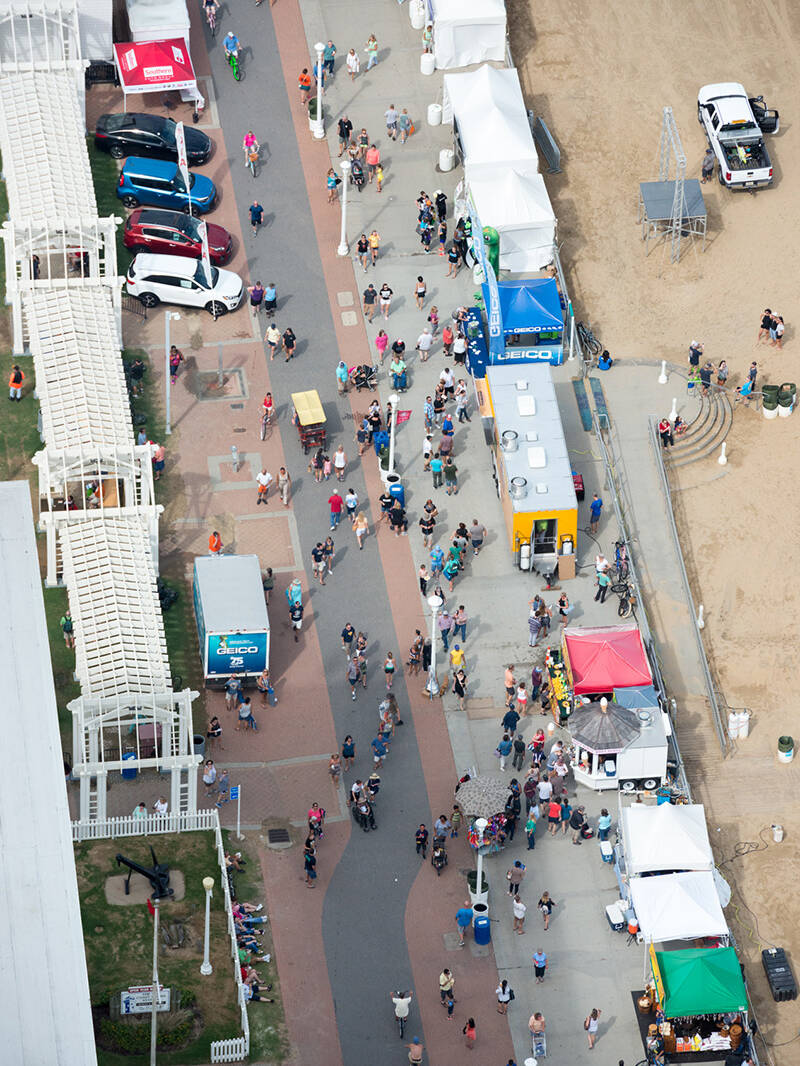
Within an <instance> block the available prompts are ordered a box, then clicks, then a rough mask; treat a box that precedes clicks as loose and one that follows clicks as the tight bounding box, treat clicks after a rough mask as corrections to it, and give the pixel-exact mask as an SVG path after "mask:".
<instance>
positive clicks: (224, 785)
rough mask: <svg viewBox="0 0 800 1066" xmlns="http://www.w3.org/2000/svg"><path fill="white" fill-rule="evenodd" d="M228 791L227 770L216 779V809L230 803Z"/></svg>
mask: <svg viewBox="0 0 800 1066" xmlns="http://www.w3.org/2000/svg"><path fill="white" fill-rule="evenodd" d="M230 790H231V783H230V776H229V775H228V771H227V770H223V771H222V772H221V773H220V775H219V777H218V778H217V804H216V805H217V807H219V808H222V805H223V803H229V802H230V798H231V797H230ZM164 813H165V814H166V811H165V812H164Z"/></svg>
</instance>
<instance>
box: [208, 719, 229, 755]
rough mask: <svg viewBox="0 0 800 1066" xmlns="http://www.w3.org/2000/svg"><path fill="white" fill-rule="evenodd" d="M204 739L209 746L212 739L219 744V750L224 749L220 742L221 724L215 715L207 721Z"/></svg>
mask: <svg viewBox="0 0 800 1066" xmlns="http://www.w3.org/2000/svg"><path fill="white" fill-rule="evenodd" d="M206 740H207V741H208V746H209V748H210V747H211V742H212V741H214V742H215V743H218V744H219V750H220V751H224V750H225V745H224V744H223V743H222V724H221V723H220V720H219V718H217V716H216V715H213V716H212V718H211V721H210V722H209V723H208V730H207V732H206Z"/></svg>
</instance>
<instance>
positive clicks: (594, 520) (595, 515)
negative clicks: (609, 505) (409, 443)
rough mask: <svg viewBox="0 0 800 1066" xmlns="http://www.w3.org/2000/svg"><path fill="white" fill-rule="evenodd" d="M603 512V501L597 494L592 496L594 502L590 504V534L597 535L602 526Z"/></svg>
mask: <svg viewBox="0 0 800 1066" xmlns="http://www.w3.org/2000/svg"><path fill="white" fill-rule="evenodd" d="M602 510H603V501H602V500H601V499H600V497H599V496H598V495H597V493H596V492H595V494H594V495H593V496H592V502H591V503H590V504H589V511H590V514H591V517H590V519H589V532H590V533H596V532H597V529H598V527H599V525H600V513H601V511H602Z"/></svg>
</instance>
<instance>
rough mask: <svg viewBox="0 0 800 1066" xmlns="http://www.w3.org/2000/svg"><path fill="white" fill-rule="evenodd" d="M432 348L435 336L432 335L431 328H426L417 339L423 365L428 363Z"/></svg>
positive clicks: (417, 347)
mask: <svg viewBox="0 0 800 1066" xmlns="http://www.w3.org/2000/svg"><path fill="white" fill-rule="evenodd" d="M432 347H433V334H432V333H431V330H430V326H426V327H425V329H423V331H422V333H420V335H419V336H418V337H417V343H416V350H417V351H418V352H419V358H420V362H421V363H427V361H428V357H429V356H430V352H431V348H432Z"/></svg>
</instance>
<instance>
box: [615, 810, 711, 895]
mask: <svg viewBox="0 0 800 1066" xmlns="http://www.w3.org/2000/svg"><path fill="white" fill-rule="evenodd" d="M619 824H620V830H621V832H622V846H623V849H624V853H625V867H626V870H627V873H628V876H629V878H630V879H631V880H633V878H634V877H636V876H638V875H641V874H651V873H675V872H679V871H686V870H704V871H708V872H710V871H711V870H713V869H714V856H713V854H712V852H711V845H710V844H709V841H708V830H707V829H706V814H705V808H704V807H703V805H702V804H700V803H686V804H681V805H674V804H671V803H661V804H658V805H657V806H651V805H648V804H645V803H633V804H631V805H630V806H622V807H621V809H620V819H619Z"/></svg>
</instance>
